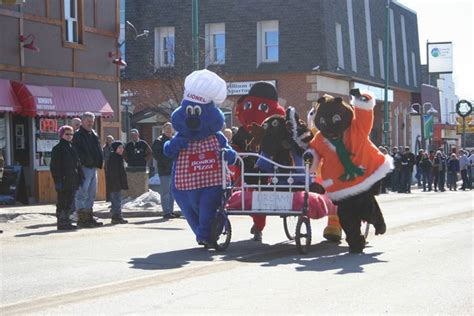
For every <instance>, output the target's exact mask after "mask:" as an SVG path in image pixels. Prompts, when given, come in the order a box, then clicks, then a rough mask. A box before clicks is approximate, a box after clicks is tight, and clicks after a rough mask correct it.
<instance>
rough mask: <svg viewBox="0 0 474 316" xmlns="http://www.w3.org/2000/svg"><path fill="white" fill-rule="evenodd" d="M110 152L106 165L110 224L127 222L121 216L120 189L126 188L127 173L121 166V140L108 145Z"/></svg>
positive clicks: (122, 149) (122, 148)
mask: <svg viewBox="0 0 474 316" xmlns="http://www.w3.org/2000/svg"><path fill="white" fill-rule="evenodd" d="M110 147H111V149H112V152H111V154H110V159H109V163H108V167H107V170H108V172H107V174H106V177H107V180H108V182H109V185H110V201H111V202H112V208H111V209H112V210H111V211H112V224H113V225H115V224H127V223H128V221H127V220H125V219H124V218H123V217H122V195H121V193H120V190H128V183H127V174H126V173H125V168H124V166H123V157H122V155H123V151H124V147H123V144H122V142H120V141H116V142H113V143H112V144H111V145H110Z"/></svg>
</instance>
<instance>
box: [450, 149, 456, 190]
mask: <svg viewBox="0 0 474 316" xmlns="http://www.w3.org/2000/svg"><path fill="white" fill-rule="evenodd" d="M458 172H459V160H458V157H456V154H455V153H452V154H451V158H449V160H448V187H449V190H450V191H452V190H454V191H457V184H456V182H457V181H458Z"/></svg>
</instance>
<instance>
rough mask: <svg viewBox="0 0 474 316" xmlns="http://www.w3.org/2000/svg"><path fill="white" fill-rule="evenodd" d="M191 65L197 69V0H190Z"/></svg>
mask: <svg viewBox="0 0 474 316" xmlns="http://www.w3.org/2000/svg"><path fill="white" fill-rule="evenodd" d="M192 1H193V8H192V32H193V67H194V70H198V69H199V20H198V18H199V0H192Z"/></svg>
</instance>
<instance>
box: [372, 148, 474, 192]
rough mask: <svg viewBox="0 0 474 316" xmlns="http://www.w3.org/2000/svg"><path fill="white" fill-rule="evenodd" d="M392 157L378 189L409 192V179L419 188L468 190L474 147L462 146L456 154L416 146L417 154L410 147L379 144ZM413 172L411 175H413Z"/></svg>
mask: <svg viewBox="0 0 474 316" xmlns="http://www.w3.org/2000/svg"><path fill="white" fill-rule="evenodd" d="M379 149H380V150H381V151H382V152H383V153H384V154H386V155H390V156H391V157H392V158H393V164H394V169H393V170H392V172H391V173H390V174H388V175H387V177H386V178H385V179H384V181H383V183H382V193H387V192H389V191H392V192H398V193H411V186H412V183H413V180H415V181H416V184H417V186H418V188H419V189H422V191H423V192H430V191H434V192H444V191H446V190H450V191H457V189H458V184H457V183H458V181H459V180H462V184H461V187H460V190H471V188H472V179H473V175H472V172H473V171H474V170H473V169H474V150H472V151H471V152H469V151H468V150H465V149H462V150H459V152H458V153H457V154H456V152H452V153H451V154H449V155H446V154H445V153H444V151H443V150H436V151H435V150H429V151H428V150H424V149H420V150H418V153H417V155H415V154H414V153H413V152H411V150H410V147H404V148H402V147H400V148H398V147H393V148H392V149H391V150H390V149H389V148H387V147H383V146H381V147H379ZM413 176H414V179H413Z"/></svg>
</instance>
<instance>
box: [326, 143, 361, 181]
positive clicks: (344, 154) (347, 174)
mask: <svg viewBox="0 0 474 316" xmlns="http://www.w3.org/2000/svg"><path fill="white" fill-rule="evenodd" d="M329 141H330V142H331V144H333V145H334V147H336V153H337V157H338V158H339V161H340V162H341V163H342V165H343V166H344V173H343V174H342V175H341V176H340V177H339V180H341V181H351V180H354V179H355V178H357V177H359V176H362V175H363V174H364V173H365V169H363V168H359V167H357V166H356V165H354V163H353V162H352V160H351V157H350V155H349V152H348V151H347V149H346V146H345V145H344V142H343V140H342V137H340V138H338V139H329Z"/></svg>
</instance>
